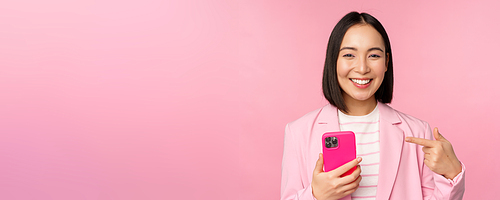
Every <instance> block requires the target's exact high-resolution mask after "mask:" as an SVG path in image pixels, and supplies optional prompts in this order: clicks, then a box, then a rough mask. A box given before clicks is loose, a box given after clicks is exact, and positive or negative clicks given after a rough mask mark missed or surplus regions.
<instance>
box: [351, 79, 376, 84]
mask: <svg viewBox="0 0 500 200" xmlns="http://www.w3.org/2000/svg"><path fill="white" fill-rule="evenodd" d="M350 80H351V81H352V82H355V83H357V84H359V85H366V84H368V83H370V82H371V81H372V80H373V79H353V78H350Z"/></svg>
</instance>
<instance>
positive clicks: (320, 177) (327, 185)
mask: <svg viewBox="0 0 500 200" xmlns="http://www.w3.org/2000/svg"><path fill="white" fill-rule="evenodd" d="M360 162H361V157H358V158H357V159H354V160H352V161H350V162H348V163H346V164H344V165H342V166H340V167H338V168H337V169H334V170H332V171H329V172H325V171H324V170H323V154H321V153H320V154H319V158H318V161H316V167H315V168H314V171H313V178H312V182H311V188H312V192H313V195H314V197H315V198H316V199H317V200H323V199H340V198H342V197H345V196H347V195H349V194H352V193H353V192H354V191H356V189H358V187H359V182H360V181H361V176H360V174H361V168H360V167H359V166H358V164H359V163H360ZM356 166H358V167H357V168H356V170H354V172H353V173H352V174H350V175H346V176H342V177H341V175H342V174H344V173H346V172H347V171H349V170H350V169H351V168H353V167H356Z"/></svg>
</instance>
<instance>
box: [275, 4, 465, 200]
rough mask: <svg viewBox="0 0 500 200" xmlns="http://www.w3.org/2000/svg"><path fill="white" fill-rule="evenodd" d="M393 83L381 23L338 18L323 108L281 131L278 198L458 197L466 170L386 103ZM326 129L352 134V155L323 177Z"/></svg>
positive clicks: (424, 128) (423, 126)
mask: <svg viewBox="0 0 500 200" xmlns="http://www.w3.org/2000/svg"><path fill="white" fill-rule="evenodd" d="M393 79H394V78H393V68H392V54H391V46H390V42H389V37H388V36H387V33H386V32H385V29H384V28H383V26H382V24H380V22H379V21H378V20H377V19H375V18H374V17H373V16H371V15H369V14H366V13H361V14H360V13H357V12H351V13H349V14H347V15H346V16H344V17H343V18H342V19H341V20H340V21H339V22H338V23H337V25H336V26H335V28H334V29H333V31H332V33H331V35H330V40H329V42H328V48H327V55H326V61H325V68H324V72H323V93H324V95H325V98H326V99H327V100H328V101H329V102H330V104H329V105H326V106H324V107H322V108H320V109H317V110H315V111H312V112H310V113H308V114H306V115H305V116H303V117H301V118H299V119H298V120H295V121H294V122H291V123H289V124H288V125H287V126H286V130H285V142H284V153H283V165H282V180H281V199H282V200H285V199H301V200H304V199H317V200H323V199H363V200H366V199H397V200H401V199H405V200H407V199H462V196H463V193H464V190H465V180H464V171H465V168H464V166H463V165H462V163H460V161H459V160H458V159H457V157H456V156H455V153H454V152H453V148H452V146H451V144H450V142H448V141H447V140H446V139H445V138H444V137H443V136H442V135H441V134H440V133H439V132H438V130H437V128H435V129H434V130H433V131H431V129H430V126H429V125H428V124H427V123H426V122H424V121H421V120H419V119H417V118H414V117H412V116H409V115H406V114H404V113H401V112H399V111H396V110H394V109H392V108H391V107H389V106H387V105H386V103H390V102H391V100H392V91H393ZM333 131H353V132H354V133H355V135H356V150H357V152H356V153H357V155H358V158H356V159H354V160H353V161H351V162H349V163H347V164H345V165H343V166H341V167H339V168H337V169H335V170H332V171H329V172H324V171H323V157H322V154H321V151H322V144H321V136H322V134H323V133H325V132H333ZM433 138H434V140H433ZM318 155H319V156H318ZM356 166H357V168H356V170H355V171H354V173H352V174H350V175H347V176H344V177H341V176H340V175H342V174H343V173H345V172H347V171H348V170H349V169H351V168H353V167H356Z"/></svg>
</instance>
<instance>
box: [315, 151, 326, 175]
mask: <svg viewBox="0 0 500 200" xmlns="http://www.w3.org/2000/svg"><path fill="white" fill-rule="evenodd" d="M321 172H324V171H323V154H322V153H319V158H318V161H316V167H314V173H315V174H319V173H321Z"/></svg>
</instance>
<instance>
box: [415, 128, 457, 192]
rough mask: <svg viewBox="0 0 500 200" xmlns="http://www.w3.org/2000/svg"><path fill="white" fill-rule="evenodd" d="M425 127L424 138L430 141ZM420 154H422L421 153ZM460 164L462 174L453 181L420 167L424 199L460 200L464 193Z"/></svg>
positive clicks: (429, 129)
mask: <svg viewBox="0 0 500 200" xmlns="http://www.w3.org/2000/svg"><path fill="white" fill-rule="evenodd" d="M426 125H427V127H426V131H425V138H426V139H430V140H432V139H433V136H432V131H431V128H430V126H429V124H426ZM420 152H421V151H420ZM421 153H422V154H423V152H421ZM422 157H423V156H422ZM461 164H462V172H460V173H459V174H458V175H457V176H456V177H455V178H453V180H450V179H447V178H445V177H444V176H442V175H440V174H436V173H434V172H433V171H431V170H430V169H429V168H428V167H427V166H425V164H424V166H422V169H423V175H422V192H423V196H424V199H428V200H461V199H462V198H463V196H464V192H465V165H464V164H463V163H461Z"/></svg>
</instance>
